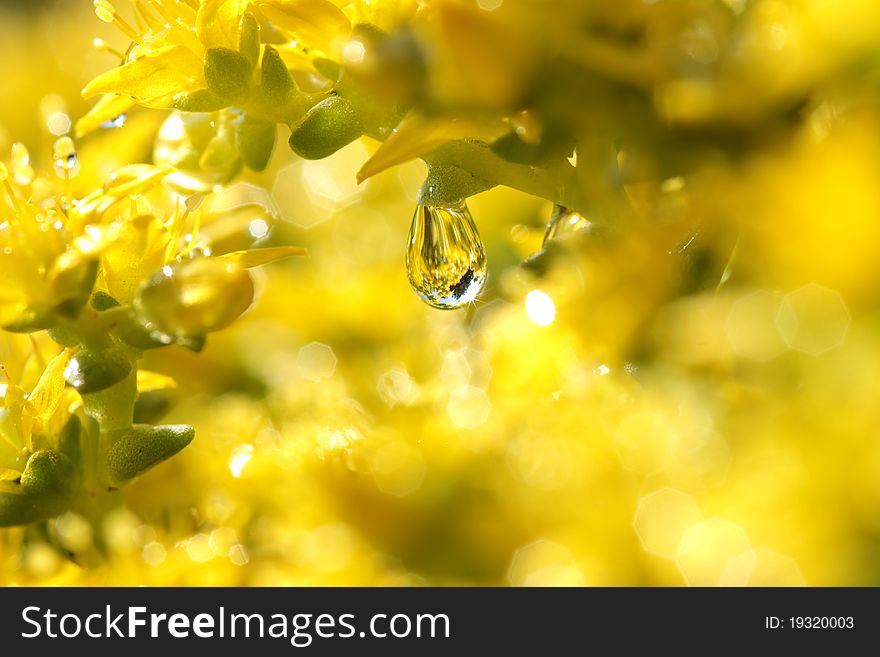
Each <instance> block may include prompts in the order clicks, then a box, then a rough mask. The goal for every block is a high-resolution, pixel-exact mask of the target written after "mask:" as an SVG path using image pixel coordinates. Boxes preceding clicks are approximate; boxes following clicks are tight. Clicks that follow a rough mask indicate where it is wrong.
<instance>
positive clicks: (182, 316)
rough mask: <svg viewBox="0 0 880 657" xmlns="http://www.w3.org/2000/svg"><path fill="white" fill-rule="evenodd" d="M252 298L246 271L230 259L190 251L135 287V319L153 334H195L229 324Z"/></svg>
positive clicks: (246, 306)
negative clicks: (191, 254) (190, 256)
mask: <svg viewBox="0 0 880 657" xmlns="http://www.w3.org/2000/svg"><path fill="white" fill-rule="evenodd" d="M253 298H254V284H253V280H252V279H251V276H250V274H249V273H248V272H247V271H246V270H244V269H240V268H239V267H237V266H235V265H234V264H232V263H229V262H224V261H222V260H218V259H215V258H202V257H196V258H193V259H192V260H185V261H183V262H178V263H175V264H173V265H165V266H164V267H163V268H162V269H160V270H159V271H158V272H156V273H155V274H154V275H153V276H152V278H150V280H148V281H147V282H146V283H145V284H144V285H142V286H141V288H140V289H139V290H138V293H137V296H136V297H135V300H134V307H135V311H136V314H137V316H138V319H139V320H140V322H141V323H142V324H143V325H144V326H147V327H148V328H151V329H152V330H154V331H155V332H157V333H158V334H159V335H165V336H170V337H173V338H179V337H187V336H199V335H204V334H206V333H211V332H213V331H218V330H220V329H222V328H225V327H226V326H229V324H231V323H232V322H233V321H235V320H236V319H237V318H238V317H239V315H241V314H242V313H243V312H244V311H245V310H247V309H248V307H249V306H250V305H251V302H252V301H253Z"/></svg>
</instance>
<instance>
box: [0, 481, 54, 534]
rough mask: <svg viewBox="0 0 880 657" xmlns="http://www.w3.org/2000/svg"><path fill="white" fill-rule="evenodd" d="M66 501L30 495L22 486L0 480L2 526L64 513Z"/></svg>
mask: <svg viewBox="0 0 880 657" xmlns="http://www.w3.org/2000/svg"><path fill="white" fill-rule="evenodd" d="M66 507H67V505H66V502H65V501H64V500H62V499H59V498H57V497H46V496H42V495H30V494H27V493H25V492H24V491H22V489H21V486H18V485H17V484H9V483H5V482H0V527H14V526H16V525H26V524H28V523H31V522H36V521H38V520H45V519H46V518H51V517H52V516H56V515H58V514H59V513H62V512H63V511H64V510H65V508H66Z"/></svg>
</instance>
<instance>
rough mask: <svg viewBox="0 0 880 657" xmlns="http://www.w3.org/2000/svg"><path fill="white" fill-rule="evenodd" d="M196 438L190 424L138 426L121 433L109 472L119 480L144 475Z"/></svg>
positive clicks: (109, 461)
mask: <svg viewBox="0 0 880 657" xmlns="http://www.w3.org/2000/svg"><path fill="white" fill-rule="evenodd" d="M194 437H195V429H193V428H192V427H191V426H189V425H187V424H169V425H160V426H155V427H153V426H149V425H145V424H140V425H135V426H134V427H132V428H131V429H130V430H128V431H126V432H125V433H123V434H122V436H120V437H119V438H118V439H117V440H116V442H115V443H113V445H112V446H111V447H110V450H109V451H108V453H107V472H108V473H109V474H110V477H111V478H112V479H113V480H114V481H116V482H119V483H121V482H124V481H127V480H129V479H133V478H134V477H137V476H138V475H141V474H143V473H144V472H146V471H147V470H149V469H150V468H152V467H153V466H155V465H158V464H159V463H161V462H162V461H164V460H166V459H168V458H170V457H171V456H174V455H175V454H177V453H178V452H179V451H180V450H182V449H183V448H184V447H186V446H187V445H189V444H190V443H191V442H192V440H193V438H194Z"/></svg>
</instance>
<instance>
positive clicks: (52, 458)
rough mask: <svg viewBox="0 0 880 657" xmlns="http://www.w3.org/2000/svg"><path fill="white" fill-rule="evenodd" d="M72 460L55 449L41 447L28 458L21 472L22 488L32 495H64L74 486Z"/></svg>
mask: <svg viewBox="0 0 880 657" xmlns="http://www.w3.org/2000/svg"><path fill="white" fill-rule="evenodd" d="M74 472H75V471H74V469H73V464H71V462H70V460H69V459H68V458H67V457H66V456H64V455H63V454H61V453H60V452H56V451H55V450H54V449H41V450H38V451H36V452H34V453H33V454H31V456H30V458H29V459H28V460H27V464H26V465H25V466H24V471H23V472H22V473H21V489H22V490H23V491H24V492H25V493H26V494H30V495H42V496H58V497H60V496H63V495H66V494H67V493H68V492H70V490H71V489H72V488H73V484H74Z"/></svg>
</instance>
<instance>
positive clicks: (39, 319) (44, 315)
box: [3, 308, 58, 333]
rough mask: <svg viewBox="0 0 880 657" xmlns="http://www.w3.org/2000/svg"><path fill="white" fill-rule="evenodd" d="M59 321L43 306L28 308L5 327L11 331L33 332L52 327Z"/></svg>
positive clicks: (5, 329) (4, 328)
mask: <svg viewBox="0 0 880 657" xmlns="http://www.w3.org/2000/svg"><path fill="white" fill-rule="evenodd" d="M57 322H58V320H57V318H56V317H55V315H54V314H53V313H51V312H49V311H48V310H45V309H41V308H28V309H27V310H25V311H24V312H23V313H22V314H21V315H19V316H18V317H16V319H15V321H14V322H12V323H11V324H7V325H6V326H4V327H3V330H4V331H9V332H10V333H33V332H34V331H42V330H43V329H47V328H50V327H52V326H54V325H55V324H56V323H57Z"/></svg>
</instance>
